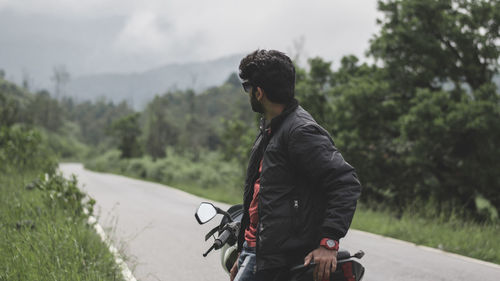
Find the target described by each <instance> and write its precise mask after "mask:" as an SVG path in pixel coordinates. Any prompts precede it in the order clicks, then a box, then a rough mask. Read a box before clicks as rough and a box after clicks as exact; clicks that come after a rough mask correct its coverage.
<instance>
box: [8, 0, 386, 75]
mask: <svg viewBox="0 0 500 281" xmlns="http://www.w3.org/2000/svg"><path fill="white" fill-rule="evenodd" d="M378 16H379V14H378V12H377V11H376V1H375V0H323V1H320V0H308V1H295V0H275V1H273V0H252V1H248V0H247V1H238V0H196V1H195V0H191V1H190V0H142V1H133V0H0V69H4V70H6V72H7V74H8V77H10V78H11V79H16V80H20V77H21V76H22V73H27V74H29V75H30V76H32V79H33V80H34V82H35V84H36V83H37V82H38V83H40V81H43V80H47V79H48V77H50V75H51V72H52V68H53V67H54V66H55V65H65V66H66V68H67V69H68V71H69V72H70V73H71V75H72V76H78V75H82V74H92V73H102V72H120V73H123V72H140V71H144V70H148V69H151V68H154V67H158V66H161V65H165V64H169V63H174V62H177V63H183V62H193V61H200V60H210V59H216V58H219V57H223V56H227V55H231V54H243V53H248V52H249V51H252V50H254V49H257V48H265V49H278V50H282V51H285V52H287V53H289V54H290V53H293V52H294V47H293V46H294V42H299V41H300V40H301V39H300V38H303V43H304V44H303V55H304V56H306V57H312V56H321V57H323V58H325V59H327V60H330V61H333V65H334V67H335V66H338V62H339V60H340V58H341V57H342V56H343V55H346V54H355V55H357V56H358V57H360V58H361V57H363V56H364V52H365V51H366V49H367V47H368V41H369V39H370V38H371V37H372V36H373V34H374V33H376V31H377V30H378V27H377V26H376V24H375V20H376V18H377V17H378ZM235 67H237V66H235Z"/></svg>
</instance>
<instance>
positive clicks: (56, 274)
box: [0, 127, 123, 281]
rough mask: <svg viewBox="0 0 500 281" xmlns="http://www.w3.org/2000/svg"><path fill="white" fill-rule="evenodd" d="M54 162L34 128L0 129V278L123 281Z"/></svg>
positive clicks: (78, 195) (72, 185)
mask: <svg viewBox="0 0 500 281" xmlns="http://www.w3.org/2000/svg"><path fill="white" fill-rule="evenodd" d="M56 160H57V159H56V158H55V157H54V154H53V152H52V151H51V149H50V148H49V147H48V145H47V142H46V139H44V138H42V137H41V135H40V133H39V132H38V131H36V130H32V129H26V128H23V127H14V128H8V127H0V281H7V280H123V277H122V275H121V271H120V269H119V268H118V266H117V265H116V264H115V260H114V257H113V255H112V254H111V253H110V252H109V250H108V247H107V245H106V244H105V243H103V242H102V241H101V239H100V237H99V236H98V235H97V233H96V232H95V231H94V228H93V225H89V224H88V223H87V222H88V216H89V215H90V214H92V211H93V204H94V201H93V200H92V199H91V198H88V197H87V196H86V195H85V194H84V193H82V192H81V191H80V190H79V189H78V187H77V181H76V178H73V179H69V180H68V179H65V178H63V177H62V175H60V174H56V173H55V167H56V164H57V161H56ZM85 210H87V212H85Z"/></svg>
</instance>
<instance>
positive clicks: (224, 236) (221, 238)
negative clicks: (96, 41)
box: [214, 229, 231, 250]
mask: <svg viewBox="0 0 500 281" xmlns="http://www.w3.org/2000/svg"><path fill="white" fill-rule="evenodd" d="M229 236H231V231H230V230H229V229H226V230H224V231H223V232H222V233H221V234H220V235H219V237H218V238H217V239H215V242H214V245H215V249H216V250H218V249H220V248H221V247H222V246H224V244H226V242H227V239H229Z"/></svg>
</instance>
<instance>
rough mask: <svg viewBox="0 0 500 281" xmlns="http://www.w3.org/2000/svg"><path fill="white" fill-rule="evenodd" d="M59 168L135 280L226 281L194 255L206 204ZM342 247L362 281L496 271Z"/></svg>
mask: <svg viewBox="0 0 500 281" xmlns="http://www.w3.org/2000/svg"><path fill="white" fill-rule="evenodd" d="M60 168H61V170H62V171H63V173H64V174H65V175H69V174H71V173H73V174H76V175H77V176H78V179H79V182H80V185H81V186H82V189H83V190H84V191H86V192H87V193H88V194H90V195H91V196H92V197H93V198H94V199H96V201H97V208H96V210H97V214H98V216H99V218H98V219H99V222H100V224H101V225H103V227H104V228H108V229H109V228H112V229H113V230H112V231H111V236H112V237H114V238H115V241H116V242H115V244H116V245H115V246H117V248H122V249H124V251H125V253H126V254H127V255H128V256H129V258H131V260H130V261H128V262H127V263H128V264H129V266H130V267H131V269H132V270H133V272H134V275H135V277H136V278H137V279H138V280H175V281H182V280H207V281H209V280H210V281H215V280H228V277H227V275H226V274H225V272H224V271H223V270H222V268H221V266H220V261H219V255H218V252H216V253H212V254H211V255H209V256H208V257H207V258H203V257H202V256H201V254H202V252H203V251H204V250H205V249H207V248H208V247H209V246H210V244H209V243H207V242H204V241H203V240H204V239H203V237H204V235H205V233H206V232H208V230H210V229H211V227H213V226H215V225H216V220H214V221H213V222H210V223H209V224H207V225H203V226H200V225H198V223H197V222H196V220H195V218H194V212H195V210H196V208H197V207H198V205H199V203H200V202H201V201H207V200H205V199H202V198H199V197H196V196H193V195H190V194H187V193H184V192H182V191H179V190H176V189H173V188H169V187H167V186H164V185H160V184H155V183H151V182H145V181H140V180H134V179H130V178H126V177H123V176H117V175H110V174H102V173H95V172H90V171H87V170H84V169H83V167H82V165H81V164H62V165H61V167H60ZM217 205H218V206H220V207H223V208H227V205H224V204H220V203H217ZM341 245H342V247H345V248H346V249H349V250H351V251H353V252H354V251H356V250H358V249H363V250H364V251H365V252H366V255H365V257H364V258H363V259H362V261H363V264H364V265H365V267H366V269H367V272H366V276H365V278H364V281H390V280H397V281H402V280H409V281H413V280H415V281H416V280H425V281H441V280H442V281H447V280H450V281H452V280H453V281H460V280H464V281H466V280H467V281H475V280H481V281H498V280H500V266H497V265H492V264H488V263H484V262H480V261H477V260H472V259H468V258H464V257H461V256H457V255H452V254H446V253H442V252H440V251H437V250H432V249H428V248H425V247H418V246H415V245H413V244H410V243H406V242H402V241H399V240H395V239H390V238H384V237H381V236H378V235H373V234H369V233H365V232H361V231H356V230H351V231H349V234H348V235H347V237H346V238H345V239H343V240H342V241H341ZM123 246H124V247H123Z"/></svg>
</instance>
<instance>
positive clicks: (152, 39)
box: [114, 11, 169, 54]
mask: <svg viewBox="0 0 500 281" xmlns="http://www.w3.org/2000/svg"><path fill="white" fill-rule="evenodd" d="M168 45H169V35H168V24H166V23H162V22H160V20H159V17H158V15H156V14H155V13H153V12H151V11H139V12H136V13H133V14H132V15H131V16H130V17H129V19H128V20H127V22H126V23H125V26H124V27H123V29H122V30H121V31H120V32H119V34H118V36H117V38H116V41H115V43H114V47H115V48H116V49H117V50H119V51H122V52H124V53H125V54H141V53H144V52H160V51H161V50H164V49H165V48H166V47H167V46H168Z"/></svg>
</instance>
